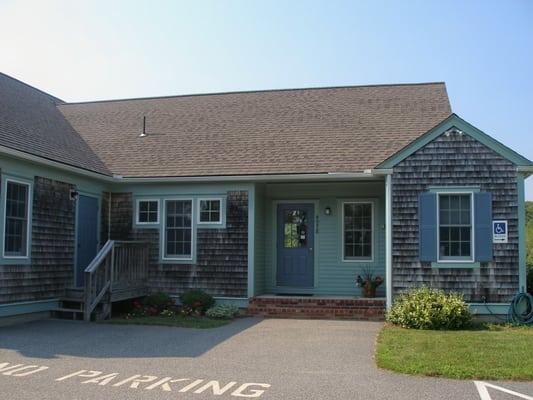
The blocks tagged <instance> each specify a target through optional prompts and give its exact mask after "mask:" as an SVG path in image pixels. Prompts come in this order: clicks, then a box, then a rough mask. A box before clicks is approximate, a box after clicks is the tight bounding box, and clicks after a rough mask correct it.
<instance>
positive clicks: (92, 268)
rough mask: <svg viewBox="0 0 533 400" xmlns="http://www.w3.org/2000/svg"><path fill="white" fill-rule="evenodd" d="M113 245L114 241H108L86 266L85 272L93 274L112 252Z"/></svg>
mask: <svg viewBox="0 0 533 400" xmlns="http://www.w3.org/2000/svg"><path fill="white" fill-rule="evenodd" d="M114 244H115V241H114V240H108V241H107V242H106V243H105V244H104V247H102V248H101V249H100V251H99V252H98V253H97V254H96V256H95V257H94V259H93V260H92V261H91V263H90V264H89V265H88V267H87V268H85V272H93V271H95V270H96V269H97V268H98V267H99V266H100V263H101V262H102V260H103V259H104V258H105V257H106V256H107V255H108V254H109V252H110V251H111V250H113V246H114Z"/></svg>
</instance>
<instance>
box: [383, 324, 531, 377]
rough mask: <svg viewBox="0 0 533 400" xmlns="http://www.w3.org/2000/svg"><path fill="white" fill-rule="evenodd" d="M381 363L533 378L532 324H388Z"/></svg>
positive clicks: (448, 373) (432, 371)
mask: <svg viewBox="0 0 533 400" xmlns="http://www.w3.org/2000/svg"><path fill="white" fill-rule="evenodd" d="M376 362H377V365H378V367H380V368H384V369H388V370H392V371H395V372H400V373H405V374H412V375H428V376H441V377H448V378H456V379H510V380H533V328H531V327H529V328H527V327H506V326H498V325H488V326H484V327H480V328H478V329H473V330H467V331H422V330H414V329H403V328H398V327H394V326H385V328H383V330H382V331H381V333H380V334H379V337H378V342H377V349H376Z"/></svg>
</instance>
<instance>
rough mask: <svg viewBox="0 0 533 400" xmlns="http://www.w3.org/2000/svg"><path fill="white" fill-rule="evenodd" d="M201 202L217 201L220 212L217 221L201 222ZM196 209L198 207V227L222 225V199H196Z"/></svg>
mask: <svg viewBox="0 0 533 400" xmlns="http://www.w3.org/2000/svg"><path fill="white" fill-rule="evenodd" d="M202 201H218V202H219V203H220V212H219V214H218V221H201V220H200V218H201V215H202V207H201V206H200V202H202ZM197 207H198V217H197V218H198V220H197V222H198V225H222V223H223V217H222V213H223V212H224V209H223V208H224V199H223V198H222V197H198V198H197Z"/></svg>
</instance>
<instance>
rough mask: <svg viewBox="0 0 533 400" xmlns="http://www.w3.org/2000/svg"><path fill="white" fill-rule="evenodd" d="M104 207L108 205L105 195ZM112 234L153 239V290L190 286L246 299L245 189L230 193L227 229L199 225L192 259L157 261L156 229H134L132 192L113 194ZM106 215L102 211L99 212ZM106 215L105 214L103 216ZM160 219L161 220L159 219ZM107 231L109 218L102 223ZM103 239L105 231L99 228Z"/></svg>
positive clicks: (169, 290)
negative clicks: (189, 261)
mask: <svg viewBox="0 0 533 400" xmlns="http://www.w3.org/2000/svg"><path fill="white" fill-rule="evenodd" d="M105 198H106V201H104V202H103V203H104V207H103V209H106V207H107V205H106V204H105V203H107V201H108V195H106V196H105ZM111 207H112V208H111V230H110V231H111V238H112V239H116V240H145V241H148V242H150V243H151V252H150V263H151V265H150V281H149V285H150V288H151V290H153V291H163V292H166V293H169V294H179V293H181V292H183V291H184V290H187V289H190V288H198V289H202V290H205V291H206V292H207V293H210V294H211V295H213V296H220V297H247V279H248V277H247V276H248V275H247V271H248V193H247V192H246V191H235V192H228V194H227V209H226V213H227V214H226V228H224V229H213V228H197V240H196V248H197V250H196V254H197V256H196V263H194V264H171V263H170V264H169V263H160V262H159V229H153V228H134V227H133V226H132V221H133V198H132V194H131V193H113V194H111ZM103 215H104V213H103ZM105 219H107V218H106V217H104V220H105ZM162 220H164V218H162ZM102 229H103V230H104V231H106V230H107V222H106V221H104V222H103V223H102ZM103 233H104V235H103V237H107V232H103Z"/></svg>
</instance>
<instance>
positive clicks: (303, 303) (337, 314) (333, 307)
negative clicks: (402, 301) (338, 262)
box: [248, 296, 385, 321]
mask: <svg viewBox="0 0 533 400" xmlns="http://www.w3.org/2000/svg"><path fill="white" fill-rule="evenodd" d="M248 314H249V315H261V316H265V317H276V318H324V319H360V320H377V321H381V320H383V319H384V316H385V299H382V298H375V299H368V298H350V297H329V298H328V297H318V296H317V297H299V296H258V297H253V298H251V299H250V301H249V305H248Z"/></svg>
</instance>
